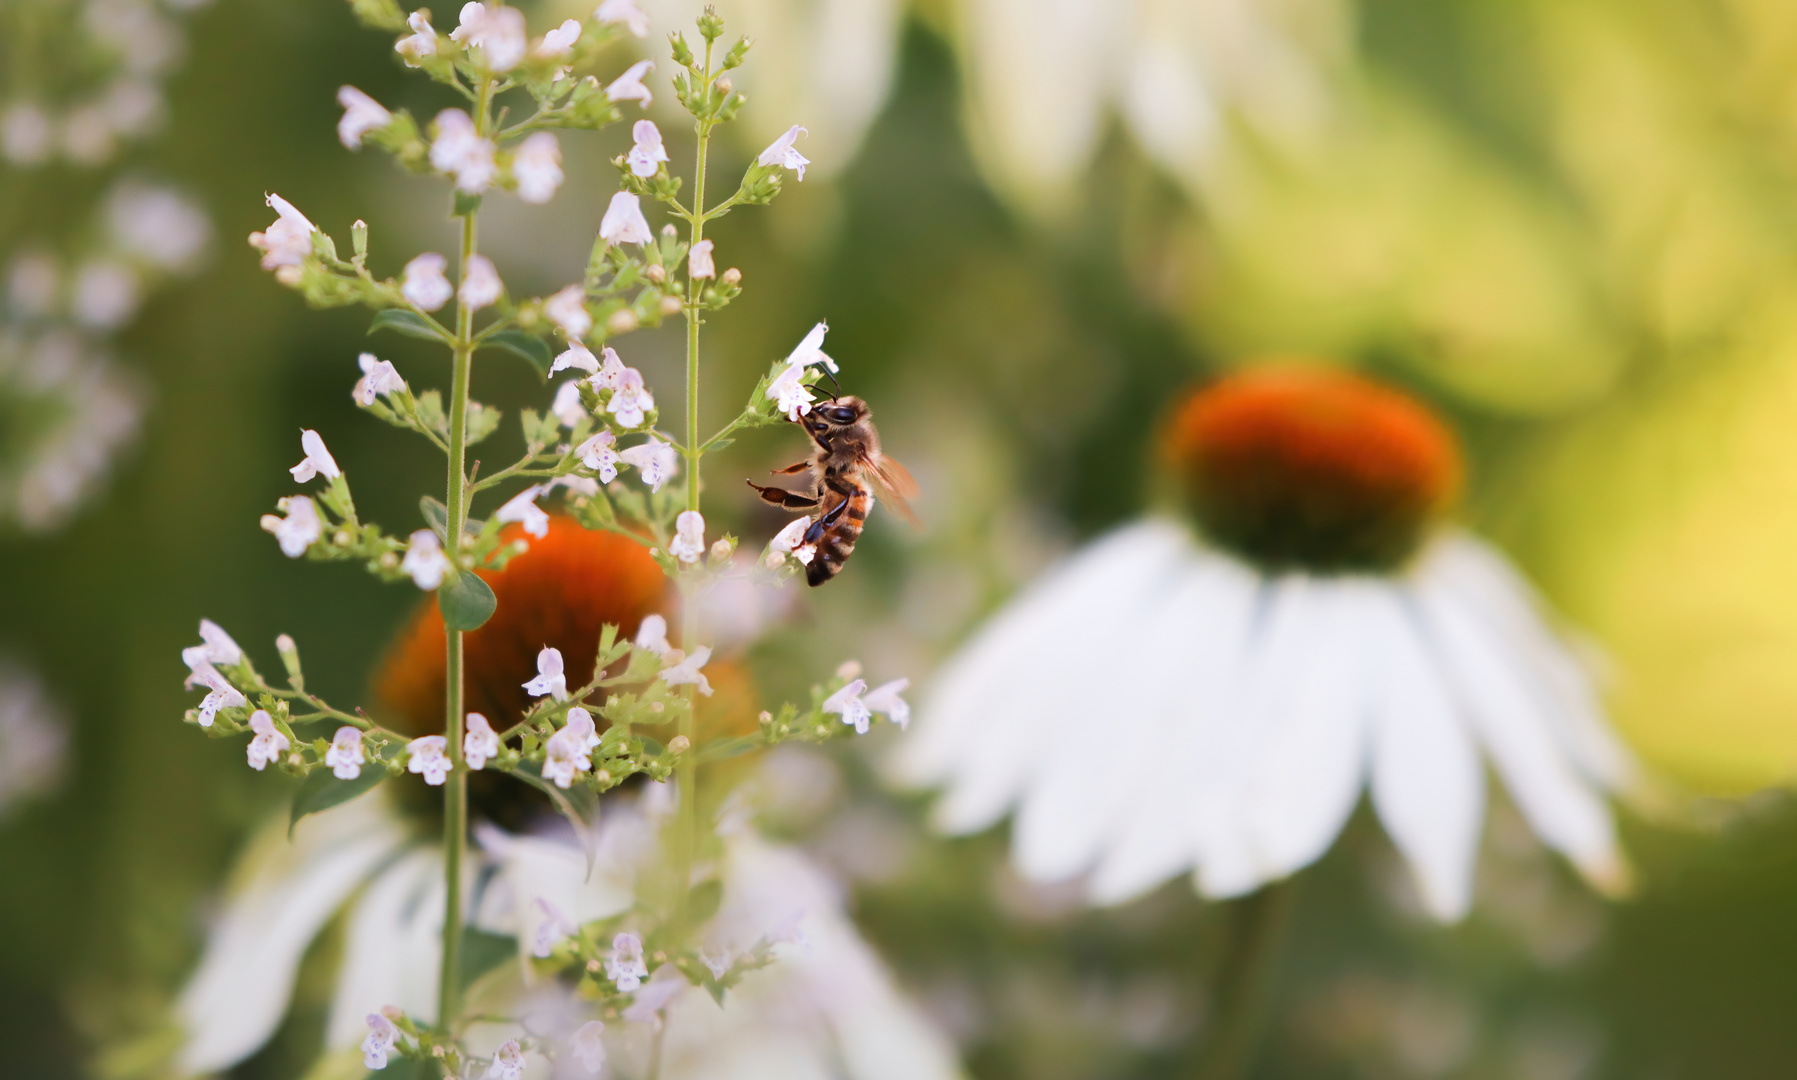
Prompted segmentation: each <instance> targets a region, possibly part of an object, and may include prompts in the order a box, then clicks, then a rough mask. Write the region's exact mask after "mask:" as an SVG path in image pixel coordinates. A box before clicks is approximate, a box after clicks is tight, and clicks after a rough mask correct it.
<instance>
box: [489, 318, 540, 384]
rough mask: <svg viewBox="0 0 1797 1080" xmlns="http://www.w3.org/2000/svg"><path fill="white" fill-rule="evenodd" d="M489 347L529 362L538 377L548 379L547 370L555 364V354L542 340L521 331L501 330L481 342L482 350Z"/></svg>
mask: <svg viewBox="0 0 1797 1080" xmlns="http://www.w3.org/2000/svg"><path fill="white" fill-rule="evenodd" d="M489 345H490V346H492V347H494V348H496V349H504V350H505V351H506V352H509V353H515V354H517V355H518V356H522V357H523V358H524V359H526V360H529V361H530V366H531V367H534V368H536V369H537V374H538V375H539V376H541V377H542V378H544V379H547V378H549V368H550V365H552V364H554V363H555V353H554V351H553V350H551V349H550V348H549V343H548V342H547V341H544V340H543V339H542V338H540V337H537V336H535V335H534V334H527V333H525V332H524V331H522V330H501V331H499V333H497V334H494V335H492V336H491V337H488V338H487V339H486V340H484V341H482V342H481V347H482V348H485V347H487V346H489Z"/></svg>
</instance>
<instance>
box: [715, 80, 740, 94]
mask: <svg viewBox="0 0 1797 1080" xmlns="http://www.w3.org/2000/svg"><path fill="white" fill-rule="evenodd" d="M734 89H736V84H735V83H732V82H731V81H730V78H729V77H728V76H725V77H724V78H721V79H719V80H718V93H720V94H723V95H724V96H725V97H729V96H730V91H732V90H734Z"/></svg>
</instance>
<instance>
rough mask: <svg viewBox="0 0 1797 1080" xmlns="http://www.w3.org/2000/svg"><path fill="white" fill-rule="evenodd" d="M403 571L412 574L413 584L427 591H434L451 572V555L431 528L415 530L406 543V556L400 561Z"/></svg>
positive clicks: (401, 570)
mask: <svg viewBox="0 0 1797 1080" xmlns="http://www.w3.org/2000/svg"><path fill="white" fill-rule="evenodd" d="M399 569H400V572H401V573H405V574H410V575H412V584H414V585H416V586H418V587H419V588H420V589H423V590H424V591H425V592H434V591H435V590H436V589H437V587H438V586H440V585H442V584H443V575H445V574H447V573H448V572H449V556H448V555H445V554H444V553H443V542H442V541H440V540H438V539H437V534H436V533H434V532H432V531H431V530H429V529H419V530H418V531H417V532H414V533H413V534H412V535H411V536H410V537H409V538H408V539H407V543H406V557H405V558H404V559H402V560H401V561H400V564H399Z"/></svg>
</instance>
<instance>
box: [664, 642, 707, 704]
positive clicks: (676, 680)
mask: <svg viewBox="0 0 1797 1080" xmlns="http://www.w3.org/2000/svg"><path fill="white" fill-rule="evenodd" d="M710 659H711V646H709V645H701V646H699V647H698V648H696V649H694V650H693V654H692V655H691V656H689V657H687V658H686V659H684V660H682V661H680V662H679V663H678V664H675V665H674V666H673V667H668V668H663V669H662V671H661V681H662V682H665V683H667V684H668V685H669V686H696V687H698V688H699V693H701V694H704V695H705V696H706V697H710V696H711V680H709V679H707V678H706V677H705V673H704V672H703V671H700V670H699V669H700V668H702V667H704V666H705V663H706V661H708V660H710Z"/></svg>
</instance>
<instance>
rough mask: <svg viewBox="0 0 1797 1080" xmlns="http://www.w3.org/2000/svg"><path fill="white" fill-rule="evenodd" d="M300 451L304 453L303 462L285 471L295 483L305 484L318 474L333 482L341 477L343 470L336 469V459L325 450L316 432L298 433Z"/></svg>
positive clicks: (303, 430) (308, 429) (309, 430)
mask: <svg viewBox="0 0 1797 1080" xmlns="http://www.w3.org/2000/svg"><path fill="white" fill-rule="evenodd" d="M300 449H302V450H304V451H305V452H306V457H305V460H303V461H301V462H300V463H299V464H298V465H295V466H294V467H293V468H291V469H288V470H287V471H288V472H290V473H292V474H293V479H294V482H295V483H300V484H304V483H307V482H308V481H310V480H311V479H312V478H313V477H314V476H317V475H318V474H320V473H323V474H324V477H325V479H327V480H335V479H337V478H338V477H339V476H342V475H343V470H342V469H339V468H338V467H337V459H336V458H333V457H332V456H331V452H330V451H329V450H326V449H325V446H324V439H322V438H320V437H319V434H318V432H316V431H313V430H312V429H311V428H304V429H302V430H301V431H300Z"/></svg>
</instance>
